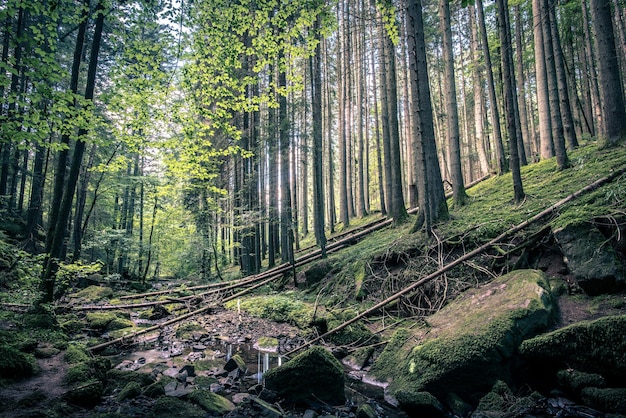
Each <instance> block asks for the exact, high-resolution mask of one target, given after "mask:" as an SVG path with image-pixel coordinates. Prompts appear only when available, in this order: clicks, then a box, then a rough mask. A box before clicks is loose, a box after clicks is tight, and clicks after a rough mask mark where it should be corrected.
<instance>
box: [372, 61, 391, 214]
mask: <svg viewBox="0 0 626 418" xmlns="http://www.w3.org/2000/svg"><path fill="white" fill-rule="evenodd" d="M370 63H371V66H372V95H373V97H372V98H373V101H374V138H375V143H376V171H377V173H378V200H379V201H380V213H381V214H382V215H383V216H387V205H386V204H385V184H384V179H383V156H382V150H381V147H380V140H381V138H380V135H381V132H380V131H381V126H380V115H379V112H378V83H377V82H376V79H377V76H378V74H377V73H376V67H375V60H374V51H373V50H372V53H371V54H370Z"/></svg>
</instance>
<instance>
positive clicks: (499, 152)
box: [476, 0, 508, 174]
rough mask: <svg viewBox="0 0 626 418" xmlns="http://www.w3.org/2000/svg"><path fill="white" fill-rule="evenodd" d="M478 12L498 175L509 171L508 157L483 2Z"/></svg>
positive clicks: (477, 8) (479, 5)
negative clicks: (503, 140)
mask: <svg viewBox="0 0 626 418" xmlns="http://www.w3.org/2000/svg"><path fill="white" fill-rule="evenodd" d="M476 11H477V12H478V28H479V29H480V40H481V44H482V48H483V55H484V57H485V69H486V70H487V91H488V93H489V102H490V103H491V106H490V107H491V113H490V114H491V125H492V128H493V143H494V149H495V154H496V155H495V157H496V163H497V171H498V174H502V173H505V172H507V171H508V167H507V163H506V155H505V154H504V145H503V144H502V128H501V126H500V112H499V110H498V101H497V99H496V87H495V86H496V85H495V81H494V79H493V66H492V64H491V52H490V51H489V43H488V42H487V28H486V27H485V15H484V11H483V2H482V0H476Z"/></svg>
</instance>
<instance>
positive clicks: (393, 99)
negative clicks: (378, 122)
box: [382, 34, 408, 224]
mask: <svg viewBox="0 0 626 418" xmlns="http://www.w3.org/2000/svg"><path fill="white" fill-rule="evenodd" d="M382 42H383V56H384V60H385V78H386V93H385V96H386V99H387V123H388V124H389V154H388V155H389V159H388V160H387V161H388V165H389V166H390V170H389V171H390V174H391V181H390V182H388V183H389V186H390V187H389V188H390V190H391V201H390V205H389V206H390V211H389V214H390V215H391V217H392V218H393V221H394V223H396V224H398V223H402V222H404V221H405V220H406V219H407V218H408V214H407V211H406V206H405V203H404V196H403V193H402V184H403V182H402V166H401V164H402V162H401V153H400V130H399V124H398V90H397V84H396V80H397V78H396V54H395V48H394V46H393V43H392V42H391V38H390V37H389V34H385V35H383V38H382Z"/></svg>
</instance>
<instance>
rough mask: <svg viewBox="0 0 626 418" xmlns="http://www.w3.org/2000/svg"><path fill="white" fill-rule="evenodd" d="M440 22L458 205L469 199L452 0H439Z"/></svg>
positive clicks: (451, 153)
mask: <svg viewBox="0 0 626 418" xmlns="http://www.w3.org/2000/svg"><path fill="white" fill-rule="evenodd" d="M439 22H440V30H441V34H442V37H443V64H444V80H445V81H444V85H445V96H444V98H445V109H446V112H445V113H446V133H447V135H448V161H449V163H450V179H451V180H452V193H453V200H454V204H455V205H456V206H464V205H465V203H466V201H467V194H466V193H465V183H464V181H463V171H462V168H461V139H460V133H459V114H458V110H457V109H458V104H457V100H456V81H455V78H454V55H453V52H452V49H453V45H452V28H451V23H450V2H449V1H448V0H439Z"/></svg>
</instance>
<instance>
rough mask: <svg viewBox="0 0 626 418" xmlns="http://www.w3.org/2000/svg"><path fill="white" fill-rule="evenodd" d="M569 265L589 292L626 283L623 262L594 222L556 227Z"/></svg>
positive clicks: (615, 289) (614, 288)
mask: <svg viewBox="0 0 626 418" xmlns="http://www.w3.org/2000/svg"><path fill="white" fill-rule="evenodd" d="M554 238H555V239H556V241H557V243H558V244H559V247H561V252H562V253H563V258H564V260H565V263H566V264H567V268H568V269H569V271H570V273H572V274H573V275H574V277H575V279H576V281H577V283H578V285H579V286H580V287H581V288H582V289H583V290H584V291H585V292H586V293H588V294H590V295H599V294H602V293H607V292H615V291H617V290H620V289H623V288H624V287H626V276H625V272H624V266H623V265H622V263H621V262H620V261H619V258H618V256H617V253H616V251H615V250H614V249H613V247H612V246H611V245H610V243H608V242H607V240H606V238H605V237H604V235H602V234H601V233H600V231H599V230H598V229H597V228H596V227H595V226H593V225H591V224H588V223H584V224H578V225H569V226H567V227H565V228H561V229H557V230H555V231H554Z"/></svg>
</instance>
